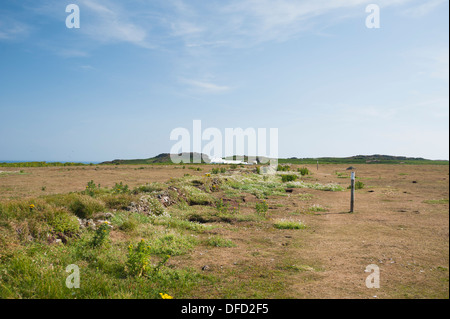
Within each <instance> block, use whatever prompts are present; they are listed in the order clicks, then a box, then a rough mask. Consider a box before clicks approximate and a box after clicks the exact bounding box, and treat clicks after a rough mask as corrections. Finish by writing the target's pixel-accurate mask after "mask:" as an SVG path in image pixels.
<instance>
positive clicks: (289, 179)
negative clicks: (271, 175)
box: [281, 174, 298, 183]
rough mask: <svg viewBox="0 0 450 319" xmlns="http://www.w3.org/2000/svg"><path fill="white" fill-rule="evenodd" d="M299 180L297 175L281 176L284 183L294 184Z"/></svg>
mask: <svg viewBox="0 0 450 319" xmlns="http://www.w3.org/2000/svg"><path fill="white" fill-rule="evenodd" d="M297 179H298V175H295V174H283V175H281V181H282V182H283V183H287V182H294V181H296V180H297Z"/></svg>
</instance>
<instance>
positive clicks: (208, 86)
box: [180, 78, 231, 93]
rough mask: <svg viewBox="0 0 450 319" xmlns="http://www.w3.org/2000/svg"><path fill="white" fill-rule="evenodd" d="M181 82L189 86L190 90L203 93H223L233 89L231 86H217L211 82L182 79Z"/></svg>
mask: <svg viewBox="0 0 450 319" xmlns="http://www.w3.org/2000/svg"><path fill="white" fill-rule="evenodd" d="M180 82H181V83H184V84H187V85H188V86H189V88H190V89H194V90H197V91H200V92H202V93H223V92H226V91H229V90H230V89H231V88H230V87H229V86H225V85H217V84H215V83H212V82H209V81H197V80H192V79H184V78H181V79H180Z"/></svg>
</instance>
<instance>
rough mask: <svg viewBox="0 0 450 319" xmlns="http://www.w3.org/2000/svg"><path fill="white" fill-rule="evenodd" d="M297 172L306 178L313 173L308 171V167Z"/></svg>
mask: <svg viewBox="0 0 450 319" xmlns="http://www.w3.org/2000/svg"><path fill="white" fill-rule="evenodd" d="M297 171H298V172H299V173H300V175H302V176H305V175H310V174H311V172H310V171H309V169H307V168H306V167H302V168H298V169H297Z"/></svg>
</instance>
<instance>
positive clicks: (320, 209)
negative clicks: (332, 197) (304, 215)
mask: <svg viewBox="0 0 450 319" xmlns="http://www.w3.org/2000/svg"><path fill="white" fill-rule="evenodd" d="M308 211H309V212H314V213H317V212H326V211H328V209H326V208H325V207H322V206H320V205H316V204H315V205H313V206H311V207H309V208H308Z"/></svg>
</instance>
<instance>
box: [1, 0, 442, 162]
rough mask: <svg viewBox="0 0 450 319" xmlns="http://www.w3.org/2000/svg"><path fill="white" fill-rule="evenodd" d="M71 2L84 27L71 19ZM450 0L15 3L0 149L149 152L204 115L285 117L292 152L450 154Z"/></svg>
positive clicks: (282, 128) (241, 123)
mask: <svg viewBox="0 0 450 319" xmlns="http://www.w3.org/2000/svg"><path fill="white" fill-rule="evenodd" d="M71 3H74V4H77V5H78V6H79V8H80V17H81V27H80V28H79V29H68V28H66V25H65V20H66V17H67V16H68V15H69V14H68V13H66V12H65V8H66V6H67V5H68V4H71ZM370 3H375V4H378V5H379V6H380V8H381V28H379V29H368V28H367V27H366V25H365V21H366V17H367V16H368V15H369V14H368V13H366V11H365V8H366V6H367V5H368V4H370ZM448 7H449V3H448V1H444V0H430V1H416V0H391V1H387V0H380V1H374V0H371V1H364V0H339V1H338V0H328V1H325V0H229V1H223V0H208V1H206V0H202V1H200V0H191V1H187V0H130V1H118V0H109V1H107V0H79V1H75V0H69V1H61V0H47V1H46V0H42V1H31V0H22V1H15V0H2V1H1V3H0V160H42V161H104V160H112V159H116V158H148V157H152V156H155V155H157V154H159V153H163V152H169V151H170V149H171V147H172V146H173V144H174V143H175V142H174V141H170V132H171V131H172V130H173V129H175V128H177V127H185V128H187V129H192V123H193V120H201V121H202V126H203V128H208V127H217V128H219V129H221V130H224V129H225V128H237V127H241V128H244V129H245V128H250V127H252V128H255V129H256V128H267V129H268V128H278V129H279V150H278V152H279V155H280V157H294V156H295V157H321V156H339V157H343V156H351V155H358V154H365V155H370V154H390V155H405V156H414V157H425V158H430V159H448V158H449V155H448V154H449V146H448V144H449V113H448V105H449V91H448V85H449V71H448V69H449V43H448V38H449V15H448V10H449V8H448Z"/></svg>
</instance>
